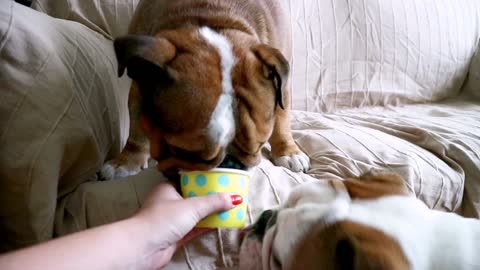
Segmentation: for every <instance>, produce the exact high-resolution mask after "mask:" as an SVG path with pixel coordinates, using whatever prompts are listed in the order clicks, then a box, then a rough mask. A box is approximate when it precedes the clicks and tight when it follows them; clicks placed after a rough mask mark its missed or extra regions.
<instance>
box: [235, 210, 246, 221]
mask: <svg viewBox="0 0 480 270" xmlns="http://www.w3.org/2000/svg"><path fill="white" fill-rule="evenodd" d="M237 218H238V220H240V221H243V220H244V219H245V211H243V209H239V210H238V212H237Z"/></svg>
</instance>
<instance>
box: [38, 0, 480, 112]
mask: <svg viewBox="0 0 480 270" xmlns="http://www.w3.org/2000/svg"><path fill="white" fill-rule="evenodd" d="M281 1H283V2H284V4H285V6H286V8H287V10H288V12H289V13H290V15H291V18H290V20H291V26H292V29H293V52H294V57H293V65H292V78H293V79H292V80H291V83H292V85H293V86H294V87H293V108H294V109H297V110H306V111H313V112H331V111H335V110H338V109H344V108H351V107H364V106H371V105H397V104H410V103H418V102H430V101H438V100H442V99H444V98H446V97H451V96H454V95H456V94H458V93H459V91H460V90H461V86H462V84H463V82H464V79H465V77H466V75H467V71H468V67H469V64H470V59H471V57H472V55H473V54H474V52H475V50H476V47H477V45H478V40H479V37H480V25H479V20H478V16H480V2H479V1H477V0H458V1H419V0H403V1H398V0H381V1H378V0H362V1H353V0H348V1H331V0H305V1H298V0H281ZM137 3H138V0H102V1H96V0H62V1H58V0H35V1H34V3H33V6H34V7H36V8H37V9H39V10H42V11H45V12H47V13H48V14H51V15H52V16H55V17H59V18H63V19H68V20H75V21H78V22H81V23H84V24H86V25H87V26H89V27H91V28H92V29H94V30H97V31H99V32H101V33H103V34H104V35H106V36H109V37H117V36H119V35H122V34H124V33H126V29H127V28H128V23H129V20H130V18H131V16H132V14H133V10H134V7H135V5H136V4H137Z"/></svg>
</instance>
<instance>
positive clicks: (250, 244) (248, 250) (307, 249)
mask: <svg viewBox="0 0 480 270" xmlns="http://www.w3.org/2000/svg"><path fill="white" fill-rule="evenodd" d="M404 183H405V182H404V181H403V180H402V179H401V178H400V177H398V176H370V177H365V178H364V179H360V180H358V179H347V180H346V181H343V182H342V181H329V182H327V181H317V182H312V183H308V184H305V185H302V186H299V187H298V188H296V189H294V190H293V191H292V192H291V194H290V196H289V198H288V200H287V201H286V202H285V204H283V205H282V206H280V207H279V208H278V209H273V210H268V211H265V212H264V213H263V214H262V215H261V217H260V218H259V220H258V221H257V223H256V224H254V225H253V226H252V227H251V228H249V229H248V232H247V233H246V236H245V237H244V240H243V242H242V246H241V251H240V269H242V270H243V269H247V270H249V269H263V270H267V269H272V270H273V269H285V270H287V269H288V270H293V269H299V270H300V269H302V270H309V269H322V270H329V269H345V270H346V269H359V270H364V269H392V270H400V269H402V270H405V269H415V270H423V269H432V270H434V269H435V270H442V269H445V270H447V269H449V270H452V269H455V270H460V269H480V257H479V256H478V253H477V252H478V248H480V220H477V219H468V218H464V217H461V216H459V215H457V214H454V213H446V212H440V211H436V210H431V209H429V208H427V206H426V205H425V204H424V203H423V202H421V201H420V200H418V199H417V198H415V197H414V196H412V195H410V193H409V192H408V189H407V188H406V186H405V184H404Z"/></svg>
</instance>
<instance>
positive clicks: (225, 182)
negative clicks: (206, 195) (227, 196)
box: [219, 175, 230, 187]
mask: <svg viewBox="0 0 480 270" xmlns="http://www.w3.org/2000/svg"><path fill="white" fill-rule="evenodd" d="M219 182H220V185H221V186H222V187H228V186H229V185H230V177H228V175H222V176H220V179H219Z"/></svg>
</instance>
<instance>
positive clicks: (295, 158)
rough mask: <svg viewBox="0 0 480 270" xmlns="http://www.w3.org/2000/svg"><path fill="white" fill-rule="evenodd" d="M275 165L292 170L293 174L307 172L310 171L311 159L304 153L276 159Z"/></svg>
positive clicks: (274, 160)
mask: <svg viewBox="0 0 480 270" xmlns="http://www.w3.org/2000/svg"><path fill="white" fill-rule="evenodd" d="M273 163H274V164H275V165H277V166H282V167H285V168H287V169H290V170H291V171H292V172H307V171H308V170H309V169H310V158H309V157H308V156H307V155H306V154H305V153H303V152H300V153H298V154H293V155H290V156H280V157H276V158H274V159H273Z"/></svg>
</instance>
